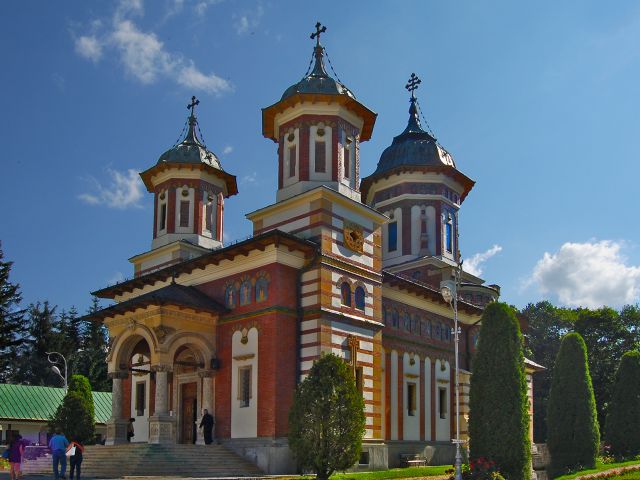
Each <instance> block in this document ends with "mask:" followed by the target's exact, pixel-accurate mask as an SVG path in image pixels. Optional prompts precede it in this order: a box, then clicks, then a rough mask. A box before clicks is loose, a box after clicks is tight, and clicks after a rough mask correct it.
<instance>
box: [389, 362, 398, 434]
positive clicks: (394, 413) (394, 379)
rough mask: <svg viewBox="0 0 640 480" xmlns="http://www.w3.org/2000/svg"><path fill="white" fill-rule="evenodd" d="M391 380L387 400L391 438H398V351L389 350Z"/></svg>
mask: <svg viewBox="0 0 640 480" xmlns="http://www.w3.org/2000/svg"><path fill="white" fill-rule="evenodd" d="M390 367H391V374H390V377H391V379H390V380H391V381H390V382H389V388H390V389H391V391H390V392H389V394H390V395H389V397H390V398H389V401H390V402H391V405H390V407H391V415H390V416H391V440H398V352H396V351H395V350H392V351H391V365H390Z"/></svg>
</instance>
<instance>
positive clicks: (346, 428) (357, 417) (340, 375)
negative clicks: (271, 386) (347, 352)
mask: <svg viewBox="0 0 640 480" xmlns="http://www.w3.org/2000/svg"><path fill="white" fill-rule="evenodd" d="M364 428H365V416H364V401H363V399H362V394H361V393H360V392H359V391H358V388H357V387H356V382H355V378H354V377H353V374H352V373H351V370H350V369H349V367H348V366H347V364H346V363H345V362H344V361H343V360H342V359H341V358H339V357H337V356H336V355H333V354H329V355H323V356H322V357H321V358H320V359H319V360H317V361H316V362H315V363H314V364H313V367H311V370H310V372H309V376H308V377H307V378H306V379H305V380H304V381H303V382H302V383H301V384H300V385H299V387H298V389H297V390H296V394H295V397H294V400H293V405H292V407H291V410H290V412H289V446H290V447H291V450H293V452H294V454H295V457H296V459H297V461H298V465H299V466H300V468H301V469H302V470H303V471H307V470H312V471H314V472H316V475H317V478H318V479H321V480H325V479H327V478H329V477H330V476H331V474H332V473H333V472H335V471H336V470H345V469H347V468H349V467H351V466H352V465H353V464H354V463H356V461H358V458H359V457H360V451H361V449H362V436H363V435H364Z"/></svg>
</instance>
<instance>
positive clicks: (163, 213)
mask: <svg viewBox="0 0 640 480" xmlns="http://www.w3.org/2000/svg"><path fill="white" fill-rule="evenodd" d="M166 228H167V204H166V203H163V204H162V205H160V230H165V229H166Z"/></svg>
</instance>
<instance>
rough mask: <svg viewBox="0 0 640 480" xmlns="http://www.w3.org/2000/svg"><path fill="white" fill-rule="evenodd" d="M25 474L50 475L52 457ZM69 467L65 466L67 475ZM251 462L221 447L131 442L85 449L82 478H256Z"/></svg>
mask: <svg viewBox="0 0 640 480" xmlns="http://www.w3.org/2000/svg"><path fill="white" fill-rule="evenodd" d="M23 467H24V469H23V470H24V473H36V474H37V473H44V474H50V473H51V457H50V456H49V455H48V454H47V455H46V456H43V457H39V458H37V459H35V460H29V461H27V462H25V464H24V465H23ZM68 472H69V466H68V465H67V473H68ZM262 475H263V473H262V472H261V471H260V469H258V467H256V466H255V465H254V464H253V463H251V462H249V461H248V460H245V459H244V458H242V457H240V456H238V455H237V454H235V453H233V452H232V451H231V450H229V449H228V448H226V447H224V446H222V445H149V444H146V443H139V444H136V443H132V444H126V445H115V446H101V445H96V446H87V447H85V452H84V459H83V462H82V476H83V477H92V478H121V477H124V476H136V477H153V476H167V477H181V478H185V477H200V478H203V477H259V476H262Z"/></svg>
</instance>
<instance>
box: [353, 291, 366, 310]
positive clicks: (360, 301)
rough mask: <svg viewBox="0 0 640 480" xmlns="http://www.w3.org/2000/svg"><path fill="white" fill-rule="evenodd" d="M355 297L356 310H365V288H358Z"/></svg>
mask: <svg viewBox="0 0 640 480" xmlns="http://www.w3.org/2000/svg"><path fill="white" fill-rule="evenodd" d="M354 296H355V300H356V308H357V309H358V310H364V298H365V294H364V288H362V287H356V291H355V293H354Z"/></svg>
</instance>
